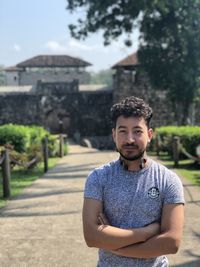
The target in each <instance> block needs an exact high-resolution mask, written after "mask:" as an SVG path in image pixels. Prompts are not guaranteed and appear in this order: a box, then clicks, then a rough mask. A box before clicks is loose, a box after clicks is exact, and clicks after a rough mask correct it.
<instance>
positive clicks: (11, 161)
mask: <svg viewBox="0 0 200 267" xmlns="http://www.w3.org/2000/svg"><path fill="white" fill-rule="evenodd" d="M66 137H67V136H66V135H63V134H60V135H59V136H58V140H59V157H61V158H62V157H63V156H64V138H66ZM42 153H43V162H44V172H47V171H48V159H49V149H48V138H47V137H45V138H44V140H43V142H42ZM40 160H41V159H40V157H38V156H36V157H34V158H33V159H31V160H30V161H28V162H26V161H22V160H16V159H15V158H13V157H12V156H11V155H10V149H8V148H6V147H5V149H4V150H3V151H2V154H1V156H0V167H1V169H2V178H3V179H2V182H3V198H9V197H10V196H11V189H10V177H11V166H15V165H18V166H20V167H24V168H26V169H31V168H33V167H34V166H35V165H36V164H37V163H38V162H40Z"/></svg>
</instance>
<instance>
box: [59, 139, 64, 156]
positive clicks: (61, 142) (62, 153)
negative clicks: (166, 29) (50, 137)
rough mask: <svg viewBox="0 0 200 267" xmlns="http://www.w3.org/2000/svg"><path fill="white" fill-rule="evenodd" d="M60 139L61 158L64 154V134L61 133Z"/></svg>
mask: <svg viewBox="0 0 200 267" xmlns="http://www.w3.org/2000/svg"><path fill="white" fill-rule="evenodd" d="M59 140H60V146H59V148H60V149H59V156H60V158H62V157H63V156H64V142H63V135H62V134H60V136H59Z"/></svg>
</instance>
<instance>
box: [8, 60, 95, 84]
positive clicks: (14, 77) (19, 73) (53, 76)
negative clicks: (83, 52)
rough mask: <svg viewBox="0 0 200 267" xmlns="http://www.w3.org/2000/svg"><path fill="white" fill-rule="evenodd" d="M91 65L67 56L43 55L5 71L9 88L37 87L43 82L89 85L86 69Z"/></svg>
mask: <svg viewBox="0 0 200 267" xmlns="http://www.w3.org/2000/svg"><path fill="white" fill-rule="evenodd" d="M90 65H91V64H90V63H88V62H86V61H84V60H82V59H79V58H74V57H70V56H67V55H41V56H36V57H33V58H31V59H28V60H25V61H23V62H20V63H18V64H17V65H16V66H12V67H9V68H6V69H5V74H6V83H7V85H8V86H11V85H12V86H18V85H36V84H37V82H38V81H40V80H41V81H43V82H58V81H59V82H71V81H73V80H76V79H77V80H78V81H79V83H80V84H87V83H88V81H89V74H88V73H87V72H86V71H85V68H86V67H88V66H90Z"/></svg>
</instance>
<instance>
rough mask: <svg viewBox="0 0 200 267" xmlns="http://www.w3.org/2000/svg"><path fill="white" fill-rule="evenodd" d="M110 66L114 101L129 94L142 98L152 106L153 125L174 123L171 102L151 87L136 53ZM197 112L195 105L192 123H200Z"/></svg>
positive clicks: (162, 92)
mask: <svg viewBox="0 0 200 267" xmlns="http://www.w3.org/2000/svg"><path fill="white" fill-rule="evenodd" d="M112 68H113V69H114V70H115V74H114V76H113V99H114V102H116V101H119V100H120V99H122V98H124V96H130V95H134V96H136V97H140V98H143V99H145V101H146V102H148V103H149V104H150V106H151V107H152V108H153V111H154V115H153V119H152V126H153V127H159V126H162V125H175V124H176V120H175V114H174V109H173V107H172V103H171V102H170V101H169V100H168V99H167V97H166V93H165V92H164V91H159V90H157V91H155V90H153V89H152V87H151V86H150V82H149V80H148V76H147V74H146V73H144V71H143V70H142V69H141V67H140V64H139V61H138V58H137V53H133V54H131V55H129V56H128V57H126V58H125V59H123V60H121V61H120V62H118V63H116V64H115V65H114V66H113V67H112ZM199 112H200V107H196V112H195V114H194V116H193V120H194V121H193V123H194V124H197V125H198V124H200V119H199V116H198V114H199Z"/></svg>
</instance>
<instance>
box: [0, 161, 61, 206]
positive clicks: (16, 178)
mask: <svg viewBox="0 0 200 267" xmlns="http://www.w3.org/2000/svg"><path fill="white" fill-rule="evenodd" d="M58 160H59V158H50V159H49V162H48V165H49V169H51V168H53V167H54V166H55V165H56V163H57V162H58ZM43 174H44V164H43V163H39V164H38V165H37V166H36V167H35V168H34V169H33V170H23V169H20V168H15V169H13V170H11V179H10V188H11V198H10V199H12V198H14V197H16V196H17V195H19V194H20V193H21V191H22V190H23V189H24V188H25V187H27V186H29V185H31V184H32V183H33V181H35V180H36V179H38V178H39V177H41V176H42V175H43ZM7 201H8V199H3V188H2V174H1V173H0V208H1V207H3V206H5V204H6V202H7Z"/></svg>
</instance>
